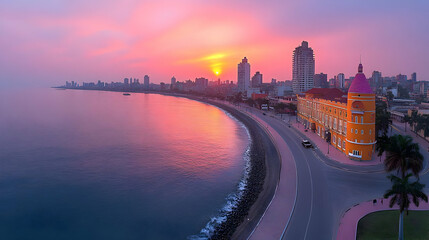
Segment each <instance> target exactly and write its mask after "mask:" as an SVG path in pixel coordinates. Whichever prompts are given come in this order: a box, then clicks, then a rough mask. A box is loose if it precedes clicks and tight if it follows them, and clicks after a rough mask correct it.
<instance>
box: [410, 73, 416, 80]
mask: <svg viewBox="0 0 429 240" xmlns="http://www.w3.org/2000/svg"><path fill="white" fill-rule="evenodd" d="M411 81H412V82H416V81H417V73H415V72H413V73H411Z"/></svg>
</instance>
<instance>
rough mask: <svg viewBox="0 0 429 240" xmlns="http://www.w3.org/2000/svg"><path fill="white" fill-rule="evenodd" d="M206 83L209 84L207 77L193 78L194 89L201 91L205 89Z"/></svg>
mask: <svg viewBox="0 0 429 240" xmlns="http://www.w3.org/2000/svg"><path fill="white" fill-rule="evenodd" d="M208 85H209V80H208V79H207V78H203V77H200V78H195V87H196V90H198V91H202V90H204V89H206V88H207V86H208Z"/></svg>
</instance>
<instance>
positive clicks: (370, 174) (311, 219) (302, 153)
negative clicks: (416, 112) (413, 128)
mask: <svg viewBox="0 0 429 240" xmlns="http://www.w3.org/2000/svg"><path fill="white" fill-rule="evenodd" d="M244 109H246V108H244ZM251 111H252V115H254V116H255V117H257V118H258V119H260V120H262V121H263V122H262V124H267V125H269V126H270V127H271V128H272V129H274V130H275V131H276V132H277V133H278V134H279V135H280V136H281V137H282V138H283V140H284V141H285V142H286V143H287V144H288V146H289V148H290V149H291V153H292V155H293V158H294V160H295V163H296V170H297V195H296V204H295V208H294V210H293V213H292V215H291V218H290V221H289V223H288V224H287V225H286V226H284V231H283V234H282V235H281V236H272V237H271V238H265V239H287V240H289V239H336V233H337V230H338V229H337V228H338V225H339V221H340V218H341V216H342V214H343V213H344V211H346V210H347V209H348V208H350V207H351V206H353V205H355V204H358V203H361V202H365V201H368V200H371V199H375V198H380V197H382V195H383V194H384V192H385V190H386V189H388V188H389V187H390V182H389V181H388V180H387V178H386V176H387V174H386V173H385V172H384V170H383V167H382V166H381V165H376V166H350V165H345V164H341V163H338V162H335V161H332V160H330V159H328V158H326V157H325V156H324V155H323V154H322V153H321V152H320V151H319V150H318V149H315V150H313V149H305V148H303V147H302V145H301V140H302V139H303V138H304V136H302V135H301V133H299V132H298V131H296V130H295V129H293V128H289V127H288V126H287V124H286V123H285V122H283V121H281V120H279V119H277V118H274V117H272V116H269V115H263V114H262V113H261V112H260V111H257V110H255V109H252V110H251ZM423 154H424V155H425V159H427V158H428V154H427V152H424V153H423ZM422 182H423V183H426V184H427V185H428V183H429V176H427V174H426V175H423V176H422ZM284 217H285V218H288V217H289V216H287V215H286V216H284ZM256 231H257V230H256ZM250 238H251V239H258V238H255V237H254V236H253V237H252V236H251V237H250Z"/></svg>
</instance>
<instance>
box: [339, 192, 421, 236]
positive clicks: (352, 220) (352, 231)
mask: <svg viewBox="0 0 429 240" xmlns="http://www.w3.org/2000/svg"><path fill="white" fill-rule="evenodd" d="M392 209H395V210H397V209H398V207H397V206H394V207H393V208H389V199H384V200H383V203H381V198H378V199H377V203H375V204H374V203H373V202H372V200H371V201H368V202H363V203H360V204H357V205H355V206H353V207H352V208H349V209H347V211H345V213H344V214H343V217H342V219H341V221H340V226H339V227H338V232H337V240H344V239H356V233H357V225H358V222H359V220H360V219H361V218H363V217H364V216H366V215H367V214H369V213H372V212H378V211H383V210H392ZM409 209H410V210H429V203H426V202H423V201H421V202H420V205H419V207H418V208H417V207H416V206H415V205H414V204H413V203H411V204H410V208H409Z"/></svg>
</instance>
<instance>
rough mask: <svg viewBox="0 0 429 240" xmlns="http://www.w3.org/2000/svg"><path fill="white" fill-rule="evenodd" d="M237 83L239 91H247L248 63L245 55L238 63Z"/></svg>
mask: <svg viewBox="0 0 429 240" xmlns="http://www.w3.org/2000/svg"><path fill="white" fill-rule="evenodd" d="M237 85H238V91H240V92H245V91H247V90H248V89H249V86H250V64H249V63H248V62H247V58H246V57H244V58H243V60H242V61H241V63H239V64H238V77H237Z"/></svg>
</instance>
